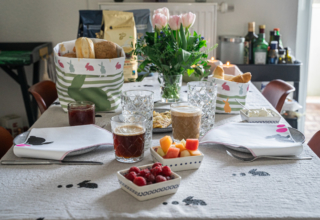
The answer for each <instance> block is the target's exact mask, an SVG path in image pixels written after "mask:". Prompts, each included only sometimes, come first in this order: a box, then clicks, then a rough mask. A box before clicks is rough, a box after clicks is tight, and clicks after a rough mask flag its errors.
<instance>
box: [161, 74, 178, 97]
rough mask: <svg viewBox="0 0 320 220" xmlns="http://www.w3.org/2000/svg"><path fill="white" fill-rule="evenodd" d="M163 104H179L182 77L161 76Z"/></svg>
mask: <svg viewBox="0 0 320 220" xmlns="http://www.w3.org/2000/svg"><path fill="white" fill-rule="evenodd" d="M158 79H159V83H160V88H161V97H162V102H177V101H179V99H180V89H181V85H182V75H181V74H179V75H165V74H163V73H160V74H159V78H158Z"/></svg>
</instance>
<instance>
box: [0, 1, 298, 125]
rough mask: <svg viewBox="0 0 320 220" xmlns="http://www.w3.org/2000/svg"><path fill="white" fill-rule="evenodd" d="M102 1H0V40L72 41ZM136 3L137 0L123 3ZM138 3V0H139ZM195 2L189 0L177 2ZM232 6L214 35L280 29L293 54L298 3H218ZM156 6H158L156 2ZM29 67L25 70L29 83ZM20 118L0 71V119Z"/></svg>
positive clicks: (17, 101)
mask: <svg viewBox="0 0 320 220" xmlns="http://www.w3.org/2000/svg"><path fill="white" fill-rule="evenodd" d="M101 1H102V0H68V1H65V0H54V1H42V0H28V1H20V0H10V1H0V27H1V31H0V41H1V42H11V41H51V42H52V43H53V45H55V44H57V43H58V42H61V41H66V40H71V39H74V38H75V36H76V32H77V25H78V19H79V15H78V10H80V9H98V2H101ZM126 1H130V2H132V1H137V0H126ZM140 1H141V0H140ZM176 1H179V2H194V1H191V0H176ZM213 2H217V3H221V2H227V3H228V4H232V5H234V7H235V10H234V11H233V12H228V13H224V14H222V13H218V18H217V19H218V28H217V32H218V33H217V35H222V34H236V35H245V34H246V33H247V23H248V22H249V21H255V22H256V24H257V25H256V26H257V27H256V30H258V24H265V25H266V27H267V30H269V29H272V28H274V27H279V28H280V29H281V31H280V32H281V34H282V36H283V43H284V45H288V46H289V47H291V48H292V49H293V51H295V45H296V26H297V10H298V0H281V1H278V0H224V1H223V0H219V1H213ZM158 4H159V6H160V5H161V3H158ZM31 71H32V68H31V67H28V68H27V73H28V80H29V82H30V83H31V79H32V78H31ZM12 113H14V114H18V115H21V116H23V118H24V124H27V120H26V116H25V115H26V114H25V111H24V105H23V100H22V97H21V92H20V87H19V86H18V84H17V83H16V82H14V81H13V80H12V79H11V78H10V77H9V76H7V75H6V74H5V73H4V72H2V71H1V70H0V117H1V116H3V115H6V114H12Z"/></svg>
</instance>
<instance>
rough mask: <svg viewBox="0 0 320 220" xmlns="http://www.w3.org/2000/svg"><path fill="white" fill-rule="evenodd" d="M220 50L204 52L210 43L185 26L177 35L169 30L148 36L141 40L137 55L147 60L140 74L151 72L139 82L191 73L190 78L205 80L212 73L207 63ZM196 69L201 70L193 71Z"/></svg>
mask: <svg viewBox="0 0 320 220" xmlns="http://www.w3.org/2000/svg"><path fill="white" fill-rule="evenodd" d="M216 46H217V45H215V46H214V47H212V48H209V49H207V50H205V51H200V49H201V48H203V47H207V41H206V40H204V39H203V38H201V35H198V34H197V33H196V32H194V33H193V36H190V34H189V31H188V30H185V29H184V28H183V27H182V25H181V27H180V30H177V31H172V30H170V28H168V27H165V28H163V29H162V31H161V32H160V31H159V30H156V32H154V33H149V32H147V33H146V36H145V37H144V38H143V39H139V40H138V42H137V44H136V47H135V48H136V49H135V50H134V51H133V54H134V55H139V56H142V57H144V58H145V60H144V61H143V62H142V63H141V64H140V66H139V69H138V72H142V71H145V72H147V73H146V74H145V75H144V76H141V77H139V78H138V79H137V81H139V80H140V81H141V80H142V79H143V78H144V77H145V76H146V75H149V73H150V72H160V73H163V74H164V75H179V74H184V73H186V72H187V73H188V74H189V75H191V74H195V76H198V77H200V78H202V77H204V76H206V75H207V74H208V71H207V70H208V69H210V66H209V65H208V61H207V58H208V52H210V51H211V50H213V49H214V48H215V47H216ZM193 65H198V66H201V68H200V67H199V68H198V67H197V68H192V67H191V66H193ZM202 70H203V71H202Z"/></svg>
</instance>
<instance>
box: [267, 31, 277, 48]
mask: <svg viewBox="0 0 320 220" xmlns="http://www.w3.org/2000/svg"><path fill="white" fill-rule="evenodd" d="M276 34H277V33H276V32H275V31H270V36H269V45H270V44H271V41H274V35H276Z"/></svg>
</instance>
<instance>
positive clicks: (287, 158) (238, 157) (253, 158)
mask: <svg viewBox="0 0 320 220" xmlns="http://www.w3.org/2000/svg"><path fill="white" fill-rule="evenodd" d="M226 151H227V154H228V155H229V156H231V157H233V158H235V159H238V160H242V161H247V162H253V161H255V160H257V159H259V158H269V159H276V160H311V159H312V157H280V156H279V157H278V156H258V157H255V156H250V157H241V156H237V155H235V154H233V153H231V152H229V151H228V150H226Z"/></svg>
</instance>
